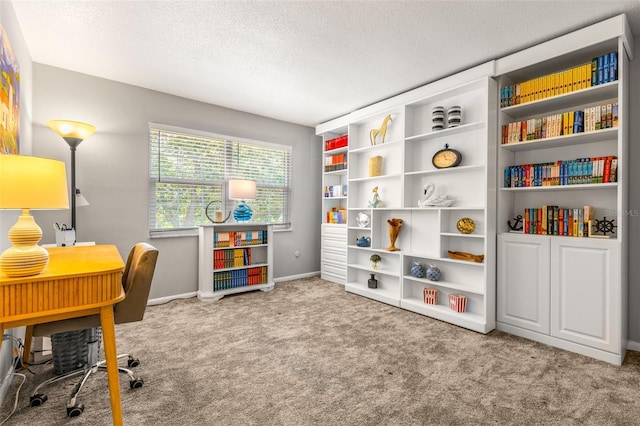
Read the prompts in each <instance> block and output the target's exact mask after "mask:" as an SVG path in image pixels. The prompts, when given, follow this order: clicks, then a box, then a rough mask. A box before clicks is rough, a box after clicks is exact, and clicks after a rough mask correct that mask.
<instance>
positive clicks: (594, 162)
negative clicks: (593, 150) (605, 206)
mask: <svg viewBox="0 0 640 426" xmlns="http://www.w3.org/2000/svg"><path fill="white" fill-rule="evenodd" d="M617 169H618V158H617V157H616V156H611V155H610V156H607V157H587V158H577V159H575V160H558V161H556V162H555V163H554V162H546V163H536V164H519V165H515V166H509V167H507V168H505V169H504V174H503V177H504V179H503V183H504V187H505V188H527V187H538V186H564V185H582V184H594V183H610V182H616V181H617Z"/></svg>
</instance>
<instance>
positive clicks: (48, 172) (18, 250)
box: [0, 155, 69, 277]
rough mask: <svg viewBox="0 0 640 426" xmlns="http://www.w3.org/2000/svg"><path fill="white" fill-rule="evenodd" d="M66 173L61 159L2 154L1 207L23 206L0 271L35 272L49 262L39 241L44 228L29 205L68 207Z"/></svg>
mask: <svg viewBox="0 0 640 426" xmlns="http://www.w3.org/2000/svg"><path fill="white" fill-rule="evenodd" d="M68 208H69V194H68V187H67V173H66V170H65V165H64V163H63V162H62V161H57V160H51V159H48V158H40V157H30V156H26V155H0V209H7V210H21V211H22V214H21V215H20V217H19V218H18V221H17V222H16V223H15V224H14V225H13V226H12V227H11V229H9V241H11V243H12V244H13V245H12V246H11V247H9V248H8V249H7V250H5V251H4V252H3V253H2V255H0V273H3V274H5V275H7V276H9V277H26V276H30V275H36V274H39V273H40V272H42V270H43V269H44V268H45V267H46V266H47V264H48V263H49V253H48V252H47V251H46V250H45V249H44V248H42V247H40V246H38V245H37V244H38V242H39V241H40V239H41V238H42V229H40V227H39V226H38V224H36V222H35V221H34V220H33V216H31V214H30V209H43V210H45V209H46V210H49V209H68Z"/></svg>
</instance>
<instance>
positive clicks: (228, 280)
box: [213, 266, 267, 291]
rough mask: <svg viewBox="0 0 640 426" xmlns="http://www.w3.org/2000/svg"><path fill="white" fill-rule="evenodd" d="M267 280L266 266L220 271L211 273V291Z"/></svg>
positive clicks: (255, 283)
mask: <svg viewBox="0 0 640 426" xmlns="http://www.w3.org/2000/svg"><path fill="white" fill-rule="evenodd" d="M266 282H267V267H266V266H256V267H255V268H246V269H237V270H235V271H221V272H214V273H213V291H219V290H226V289H229V288H237V287H246V286H248V285H258V284H264V283H266Z"/></svg>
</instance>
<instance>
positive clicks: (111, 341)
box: [100, 305, 122, 426]
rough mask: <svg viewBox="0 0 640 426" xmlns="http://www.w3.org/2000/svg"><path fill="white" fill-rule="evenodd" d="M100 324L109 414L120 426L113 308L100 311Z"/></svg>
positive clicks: (120, 416) (118, 381) (108, 307)
mask: <svg viewBox="0 0 640 426" xmlns="http://www.w3.org/2000/svg"><path fill="white" fill-rule="evenodd" d="M100 324H101V326H102V339H103V342H104V357H105V359H106V361H107V377H108V379H109V396H110V398H111V414H112V415H113V424H114V425H116V426H121V425H122V407H121V402H120V377H119V375H118V359H117V356H118V355H117V353H116V333H115V327H114V322H113V306H112V305H107V306H103V307H102V308H101V309H100Z"/></svg>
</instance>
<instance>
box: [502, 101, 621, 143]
mask: <svg viewBox="0 0 640 426" xmlns="http://www.w3.org/2000/svg"><path fill="white" fill-rule="evenodd" d="M617 126H618V103H617V102H615V103H610V104H603V105H598V106H593V107H588V108H585V109H584V110H580V111H566V112H563V113H558V114H553V115H549V116H546V117H539V118H530V119H527V120H523V121H514V122H511V123H508V124H504V125H503V126H502V134H501V141H500V142H501V143H502V144H503V145H504V144H511V143H518V142H523V141H531V140H536V139H545V138H555V137H558V136H563V135H571V134H574V133H583V132H592V131H595V130H600V129H607V128H611V127H617Z"/></svg>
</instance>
